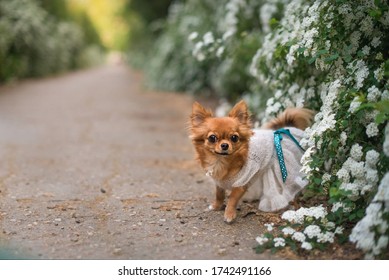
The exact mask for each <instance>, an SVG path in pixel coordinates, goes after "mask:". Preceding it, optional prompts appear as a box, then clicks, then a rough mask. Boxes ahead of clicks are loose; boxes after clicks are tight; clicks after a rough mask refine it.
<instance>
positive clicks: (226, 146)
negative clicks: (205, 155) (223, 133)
mask: <svg viewBox="0 0 389 280" xmlns="http://www.w3.org/2000/svg"><path fill="white" fill-rule="evenodd" d="M220 147H221V148H222V150H223V151H227V150H228V144H227V143H223V144H221V145H220Z"/></svg>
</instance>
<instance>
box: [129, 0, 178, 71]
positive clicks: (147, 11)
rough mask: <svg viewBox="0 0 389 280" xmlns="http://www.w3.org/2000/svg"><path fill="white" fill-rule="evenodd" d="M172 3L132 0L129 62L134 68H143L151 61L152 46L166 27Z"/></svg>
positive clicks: (130, 7) (168, 0)
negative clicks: (147, 61)
mask: <svg viewBox="0 0 389 280" xmlns="http://www.w3.org/2000/svg"><path fill="white" fill-rule="evenodd" d="M172 2H174V1H172V0H150V1H144V0H131V1H130V2H129V5H127V7H126V8H127V11H128V12H127V13H131V15H132V18H131V21H130V24H131V28H132V29H131V34H130V38H129V39H130V45H129V61H130V63H131V64H132V66H134V67H137V68H142V67H143V65H144V64H145V61H146V60H148V59H149V53H150V52H151V49H152V46H153V44H154V42H155V41H156V39H157V38H158V36H159V35H160V34H161V32H162V30H163V28H164V26H165V19H166V18H167V15H168V13H169V7H170V5H171V3H172Z"/></svg>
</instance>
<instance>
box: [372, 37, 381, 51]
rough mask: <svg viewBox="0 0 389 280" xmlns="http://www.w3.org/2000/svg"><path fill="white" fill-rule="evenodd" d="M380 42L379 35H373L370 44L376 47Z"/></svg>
mask: <svg viewBox="0 0 389 280" xmlns="http://www.w3.org/2000/svg"><path fill="white" fill-rule="evenodd" d="M380 44H381V39H380V38H379V37H374V38H373V40H372V41H371V45H372V46H373V47H374V48H376V47H378V46H379V45H380Z"/></svg>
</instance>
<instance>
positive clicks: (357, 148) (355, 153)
mask: <svg viewBox="0 0 389 280" xmlns="http://www.w3.org/2000/svg"><path fill="white" fill-rule="evenodd" d="M350 156H351V157H352V158H353V159H354V160H356V161H359V160H361V158H362V156H363V152H362V146H361V145H359V144H354V145H353V146H352V147H351V150H350Z"/></svg>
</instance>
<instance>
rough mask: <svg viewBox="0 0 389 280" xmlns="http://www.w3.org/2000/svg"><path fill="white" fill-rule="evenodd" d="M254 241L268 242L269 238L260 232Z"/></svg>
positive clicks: (259, 242)
mask: <svg viewBox="0 0 389 280" xmlns="http://www.w3.org/2000/svg"><path fill="white" fill-rule="evenodd" d="M255 241H257V242H258V244H259V245H263V244H265V243H266V242H268V241H269V239H268V238H267V237H265V236H264V235H263V234H262V235H261V236H257V238H255Z"/></svg>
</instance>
